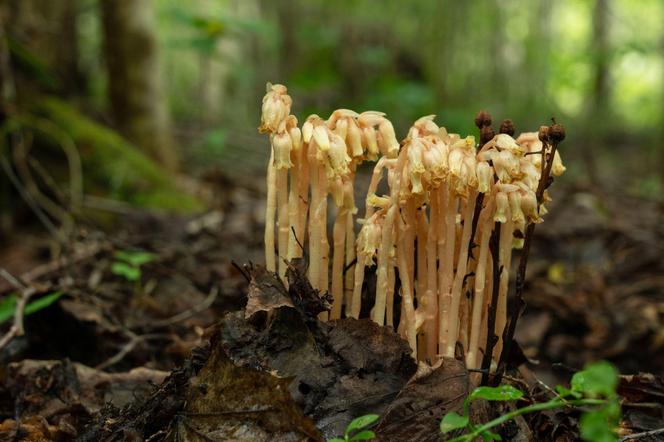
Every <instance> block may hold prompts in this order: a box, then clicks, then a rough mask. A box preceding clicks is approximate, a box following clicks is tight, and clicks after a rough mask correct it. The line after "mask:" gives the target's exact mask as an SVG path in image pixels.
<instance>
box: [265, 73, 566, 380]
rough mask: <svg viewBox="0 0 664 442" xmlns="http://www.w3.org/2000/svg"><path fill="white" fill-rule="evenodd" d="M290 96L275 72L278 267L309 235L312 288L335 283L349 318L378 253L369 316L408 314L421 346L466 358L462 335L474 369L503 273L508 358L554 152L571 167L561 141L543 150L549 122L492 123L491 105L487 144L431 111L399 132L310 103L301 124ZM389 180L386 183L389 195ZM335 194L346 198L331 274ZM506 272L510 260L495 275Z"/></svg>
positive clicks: (272, 174) (558, 168) (270, 259)
mask: <svg viewBox="0 0 664 442" xmlns="http://www.w3.org/2000/svg"><path fill="white" fill-rule="evenodd" d="M291 104H292V99H291V97H290V96H289V95H288V94H287V89H286V87H285V86H283V85H272V84H268V85H267V94H266V95H265V97H264V99H263V105H262V120H261V126H260V128H259V130H260V131H261V132H263V133H268V134H269V137H270V143H271V147H272V148H271V157H270V163H269V166H268V171H267V209H266V226H265V258H266V266H267V268H268V269H269V270H271V271H275V272H276V271H278V273H279V275H280V276H281V277H282V278H283V279H285V278H284V276H285V273H286V269H287V265H288V264H287V262H288V261H290V260H292V259H294V258H300V257H302V256H303V253H304V250H303V249H304V248H305V247H308V260H309V267H308V277H309V279H310V281H311V284H312V285H313V287H315V288H317V289H319V290H321V291H327V290H331V293H332V299H333V303H332V308H331V311H330V312H329V319H338V318H341V317H342V315H345V316H346V317H353V318H359V317H360V310H361V304H362V303H361V299H362V289H363V282H364V275H365V268H366V267H368V266H374V265H376V266H377V267H376V275H377V276H376V278H377V282H376V292H375V294H374V298H373V299H374V300H373V308H372V309H371V312H370V318H371V319H372V320H373V321H375V322H376V323H378V324H380V325H387V326H391V327H396V329H397V330H398V332H399V333H400V334H401V335H402V336H403V337H404V338H405V339H406V340H407V341H408V343H409V345H410V346H411V348H412V349H413V355H414V356H415V357H416V358H419V359H423V358H432V359H433V358H434V357H436V356H440V355H442V356H448V357H454V355H455V350H456V346H457V345H458V344H461V346H462V348H463V350H464V354H465V357H466V363H467V366H468V367H469V368H478V367H479V365H480V364H479V363H480V361H479V359H480V357H479V355H480V354H482V353H483V351H484V345H483V344H482V343H483V342H485V341H486V338H487V333H488V330H487V323H488V315H489V304H490V299H491V294H492V291H493V290H494V289H493V286H494V284H498V285H499V288H498V299H497V306H496V308H495V310H496V311H495V315H496V319H495V333H496V334H497V336H498V342H497V344H496V345H495V347H494V349H493V360H494V361H496V360H497V358H498V357H499V355H500V352H501V350H502V337H501V336H502V331H503V329H504V328H505V325H506V322H507V292H508V285H509V271H508V270H509V268H510V260H511V256H512V250H513V249H519V248H521V247H522V246H523V238H524V234H525V232H526V226H527V224H528V223H539V222H541V221H542V218H541V216H542V215H543V214H544V213H545V212H546V210H545V208H544V204H543V203H545V202H547V201H550V199H549V197H548V195H547V194H546V192H544V193H543V194H541V195H538V194H537V192H538V190H539V189H538V185H539V184H540V176H541V174H542V172H543V171H544V169H545V164H543V163H549V162H550V163H551V164H547V166H548V170H547V172H548V171H549V170H550V172H551V174H552V175H554V176H557V175H560V174H561V173H563V171H564V170H565V168H564V166H563V164H562V162H561V160H560V156H559V155H558V153H557V152H555V154H554V155H553V156H552V158H551V159H550V160H549V161H547V158H548V156H547V155H545V156H544V161H543V160H542V158H543V155H542V151H543V150H542V149H543V143H542V141H540V139H541V137H538V133H537V132H531V133H523V134H521V135H520V136H519V137H517V138H516V139H514V138H513V137H512V135H513V129H510V128H509V127H507V126H510V125H507V126H506V127H507V128H506V129H505V130H503V128H501V132H507V133H499V134H498V135H495V136H494V134H493V129H491V128H490V125H491V121H490V117H488V114H482V113H481V114H480V115H478V118H479V119H480V120H481V121H476V123H477V125H478V127H479V128H481V133H482V143H480V145H479V146H478V145H477V143H476V142H475V138H474V137H473V136H467V137H465V138H462V137H460V136H459V135H458V134H453V133H448V132H447V130H446V129H445V128H444V127H439V126H438V125H437V124H436V123H435V122H434V117H433V116H426V117H422V118H420V119H419V120H417V121H416V122H415V123H414V124H413V126H412V127H411V128H410V130H409V132H408V135H407V136H406V138H405V139H404V140H403V141H402V142H401V143H399V142H398V141H397V138H396V135H395V131H394V128H393V126H392V124H391V123H390V121H389V120H387V119H386V118H385V114H383V113H381V112H375V111H367V112H363V113H360V114H358V113H356V112H354V111H351V110H347V109H339V110H336V111H334V112H332V115H331V116H330V117H329V118H328V119H327V120H324V119H322V118H321V117H319V116H318V115H311V116H309V117H308V118H307V119H306V120H305V121H304V123H303V124H302V127H301V129H300V127H299V126H298V121H297V118H296V117H295V116H294V115H291V113H290V112H291ZM487 134H488V135H487ZM364 161H374V162H376V164H375V167H374V170H373V175H372V178H371V182H370V184H369V189H368V191H367V197H366V209H365V210H366V211H365V213H364V216H363V218H362V219H358V220H357V222H358V223H359V224H361V226H362V227H361V229H360V231H359V233H358V235H357V239H356V236H355V229H354V227H355V223H356V220H355V215H356V213H357V208H356V206H355V201H354V196H353V195H354V184H355V177H356V172H357V168H358V165H360V164H361V163H362V162H364ZM382 180H385V181H386V185H387V189H388V193H387V194H385V195H378V194H377V192H378V189H379V185H380V182H381V181H382ZM540 193H541V192H540ZM328 196H331V200H332V201H333V202H334V207H335V216H334V224H333V229H332V235H331V236H332V251H331V252H332V265H331V270H332V275H331V278H330V277H329V274H328V272H329V267H330V266H329V256H330V244H329V241H328V231H327V230H328V229H327V218H328V215H327V212H328ZM538 196H540V198H539V202H538ZM542 196H543V197H542ZM275 218H276V219H275ZM275 227H278V229H277V235H276V236H277V237H276V248H275ZM494 231H495V238H497V239H498V247H497V250H498V255H499V256H498V257H497V262H498V266H495V265H492V264H493V263H492V256H491V255H492V253H491V252H490V247H489V242H490V239H491V237H492V234H494ZM277 257H278V258H279V259H278V265H277ZM500 269H504V270H503V271H500ZM494 272H499V275H496V278H494ZM397 276H398V277H397ZM397 280H398V281H399V283H400V284H398V287H400V296H401V302H400V312H399V315H398V316H397V315H395V312H394V309H395V305H399V304H398V303H397V304H395V287H397V284H396V282H397ZM395 317H398V318H399V320H398V323H397V324H395ZM321 319H323V320H326V319H328V316H327V314H323V316H322V317H321Z"/></svg>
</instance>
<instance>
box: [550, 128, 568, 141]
mask: <svg viewBox="0 0 664 442" xmlns="http://www.w3.org/2000/svg"><path fill="white" fill-rule="evenodd" d="M549 139H550V140H551V142H553V143H556V144H558V143H560V142H561V141H563V140H564V139H565V128H564V127H563V125H562V124H558V123H553V124H552V125H551V126H550V127H549Z"/></svg>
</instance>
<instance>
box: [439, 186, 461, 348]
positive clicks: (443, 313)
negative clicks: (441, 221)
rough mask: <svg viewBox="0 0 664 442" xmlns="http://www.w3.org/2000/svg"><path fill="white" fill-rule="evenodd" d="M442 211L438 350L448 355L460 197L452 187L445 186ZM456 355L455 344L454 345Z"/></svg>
mask: <svg viewBox="0 0 664 442" xmlns="http://www.w3.org/2000/svg"><path fill="white" fill-rule="evenodd" d="M441 191H442V204H441V213H442V214H444V217H445V234H444V236H443V237H444V239H445V242H444V250H443V253H441V254H440V259H441V264H440V266H441V267H442V269H439V270H438V274H439V283H438V293H439V301H438V306H439V311H438V318H439V329H438V351H439V353H441V354H445V355H447V349H448V339H449V333H450V308H451V305H452V280H453V278H454V249H455V242H456V206H457V200H458V198H457V197H456V196H455V195H454V191H453V190H452V189H449V190H448V189H447V188H443V189H441ZM452 356H454V344H453V345H452Z"/></svg>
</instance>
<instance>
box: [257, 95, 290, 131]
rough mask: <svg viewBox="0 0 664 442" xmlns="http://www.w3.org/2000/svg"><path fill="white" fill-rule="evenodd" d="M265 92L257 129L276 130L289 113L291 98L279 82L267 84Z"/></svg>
mask: <svg viewBox="0 0 664 442" xmlns="http://www.w3.org/2000/svg"><path fill="white" fill-rule="evenodd" d="M266 89H267V93H266V94H265V96H264V97H263V105H262V107H261V125H260V127H259V128H258V130H259V131H260V132H261V133H265V132H272V133H274V132H276V131H277V129H278V128H279V125H280V124H281V122H282V121H283V120H285V119H286V117H287V116H288V114H290V108H291V104H293V100H292V99H291V97H290V96H289V95H288V93H287V92H288V89H286V86H284V85H281V84H272V83H268V84H267V87H266Z"/></svg>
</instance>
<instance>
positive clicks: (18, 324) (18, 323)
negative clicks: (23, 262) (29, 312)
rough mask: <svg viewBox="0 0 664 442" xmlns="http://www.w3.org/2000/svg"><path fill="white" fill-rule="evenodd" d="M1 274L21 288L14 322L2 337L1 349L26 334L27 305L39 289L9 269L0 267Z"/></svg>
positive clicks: (14, 285)
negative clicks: (22, 280)
mask: <svg viewBox="0 0 664 442" xmlns="http://www.w3.org/2000/svg"><path fill="white" fill-rule="evenodd" d="M0 276H2V277H3V278H4V279H5V280H7V282H9V283H10V284H11V285H12V286H13V287H14V288H16V289H17V290H19V297H18V299H17V300H16V308H15V309H14V323H13V324H12V326H11V328H10V329H9V331H7V333H5V335H4V336H3V337H2V338H1V339H0V349H2V348H4V347H5V346H6V345H7V344H9V342H10V341H11V340H12V339H14V338H15V337H17V336H23V335H24V334H25V328H24V326H23V313H24V312H25V306H26V304H27V303H28V301H29V300H30V297H31V296H32V295H34V294H35V293H36V292H37V290H36V289H35V288H34V287H29V286H26V285H25V284H24V283H23V282H21V280H20V279H19V278H16V277H15V276H14V275H12V274H11V273H9V272H8V271H7V270H5V269H3V268H0Z"/></svg>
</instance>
